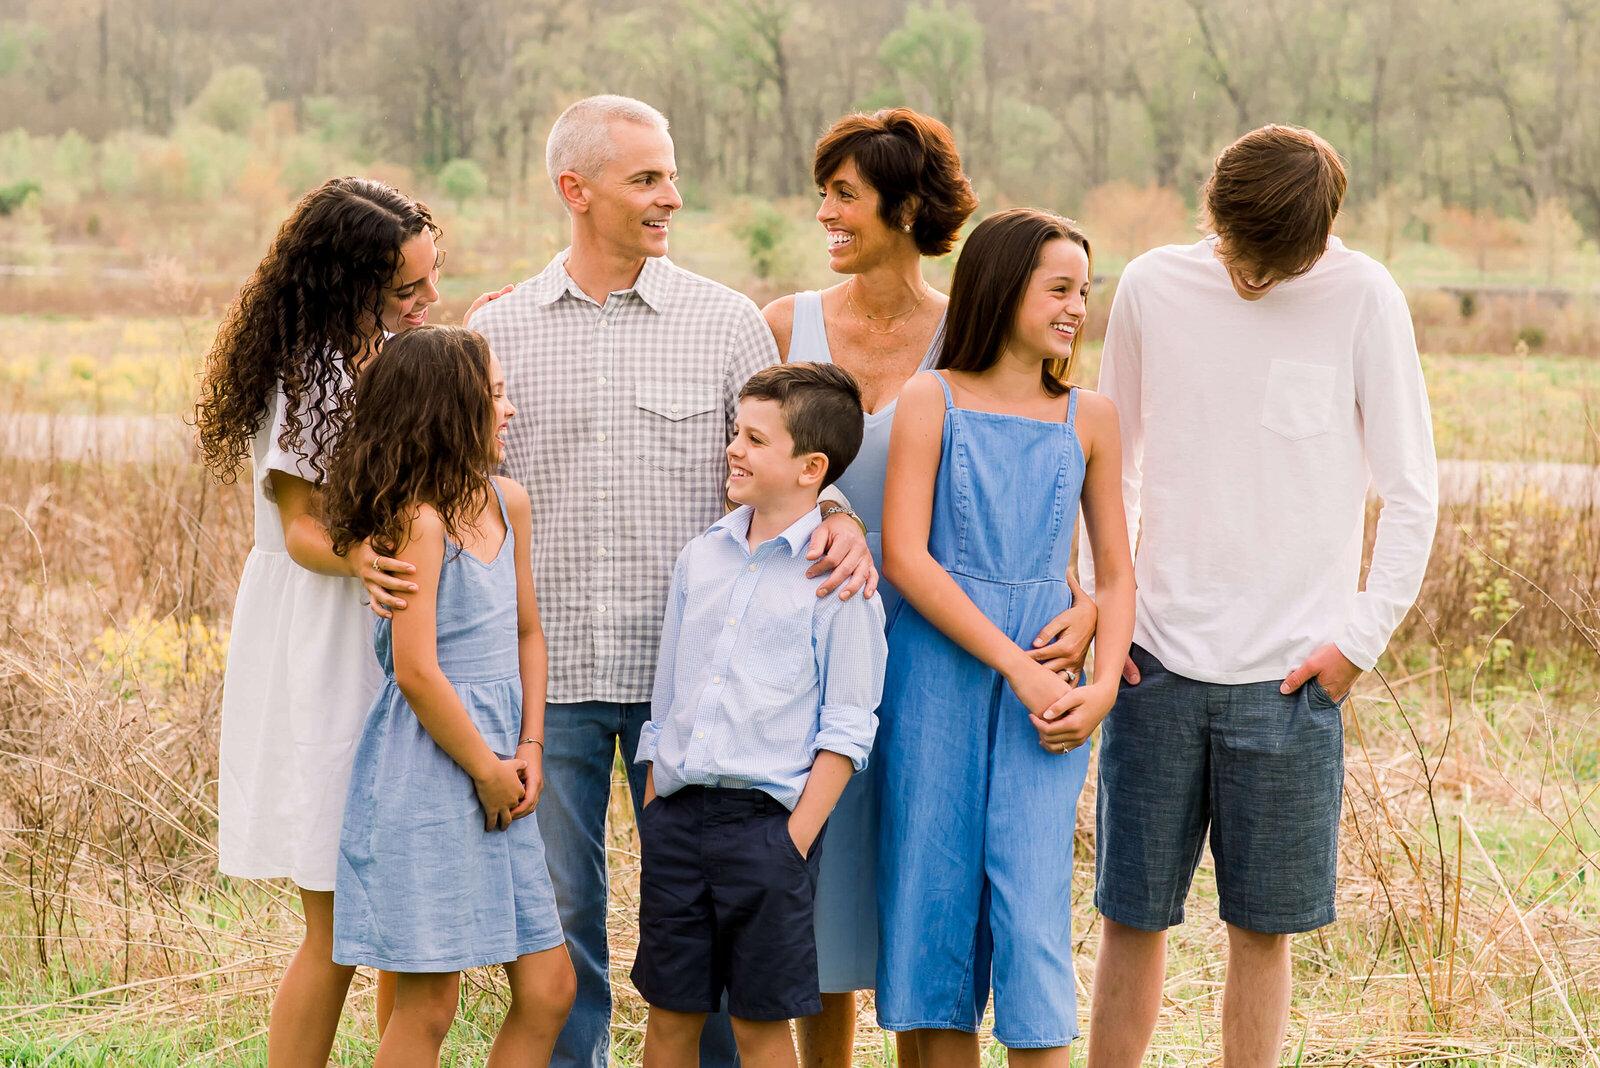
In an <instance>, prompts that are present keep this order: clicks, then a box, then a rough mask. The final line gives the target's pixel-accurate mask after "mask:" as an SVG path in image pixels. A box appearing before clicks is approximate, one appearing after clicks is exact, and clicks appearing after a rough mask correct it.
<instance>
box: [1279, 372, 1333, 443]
mask: <svg viewBox="0 0 1600 1068" xmlns="http://www.w3.org/2000/svg"><path fill="white" fill-rule="evenodd" d="M1335 374H1336V371H1335V369H1334V368H1333V367H1330V366H1328V365H1327V364H1320V363H1296V362H1294V361H1293V360H1273V361H1272V366H1271V367H1270V368H1268V370H1267V394H1266V398H1265V399H1264V400H1263V401H1262V402H1261V425H1262V426H1264V427H1266V428H1267V429H1268V430H1270V431H1272V432H1273V433H1274V434H1278V435H1280V436H1282V437H1285V438H1288V439H1289V440H1290V441H1300V440H1302V439H1304V438H1311V437H1316V436H1317V435H1318V434H1326V433H1327V432H1328V428H1329V427H1330V426H1332V425H1333V385H1334V376H1335Z"/></svg>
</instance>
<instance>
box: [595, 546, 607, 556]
mask: <svg viewBox="0 0 1600 1068" xmlns="http://www.w3.org/2000/svg"><path fill="white" fill-rule="evenodd" d="M605 554H606V550H605V546H601V547H600V548H598V549H596V550H595V555H596V556H605Z"/></svg>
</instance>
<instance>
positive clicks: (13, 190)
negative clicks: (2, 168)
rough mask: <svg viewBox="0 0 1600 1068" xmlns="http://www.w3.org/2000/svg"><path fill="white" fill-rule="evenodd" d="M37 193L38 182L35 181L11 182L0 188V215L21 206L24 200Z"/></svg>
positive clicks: (7, 213) (9, 212) (8, 213)
mask: <svg viewBox="0 0 1600 1068" xmlns="http://www.w3.org/2000/svg"><path fill="white" fill-rule="evenodd" d="M38 193H39V183H38V182H35V181H21V182H13V183H12V184H10V185H8V186H5V187H4V188H0V215H10V214H11V213H12V212H14V211H16V210H17V209H18V208H20V207H22V204H23V202H24V201H26V200H27V199H28V198H29V197H31V196H37V195H38Z"/></svg>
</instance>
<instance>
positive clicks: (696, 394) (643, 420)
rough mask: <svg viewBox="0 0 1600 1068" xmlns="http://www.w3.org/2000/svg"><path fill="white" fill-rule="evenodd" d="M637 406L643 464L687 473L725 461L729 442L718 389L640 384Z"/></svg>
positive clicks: (636, 396)
mask: <svg viewBox="0 0 1600 1068" xmlns="http://www.w3.org/2000/svg"><path fill="white" fill-rule="evenodd" d="M634 403H635V405H636V414H637V418H638V421H639V437H638V442H639V449H638V459H639V461H640V462H641V463H644V464H648V465H649V466H651V467H656V468H660V469H661V470H663V471H686V470H689V469H690V468H695V467H704V466H706V465H708V464H713V463H721V462H722V458H723V449H724V447H725V446H726V445H727V442H726V441H725V440H723V439H724V437H725V429H724V427H723V422H722V419H721V417H720V416H719V414H718V413H719V412H720V411H721V406H720V405H719V404H718V403H717V394H716V391H715V390H710V389H704V388H697V387H694V386H682V385H673V384H670V383H664V382H641V383H639V385H638V387H637V391H636V393H635V397H634Z"/></svg>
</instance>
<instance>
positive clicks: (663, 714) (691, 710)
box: [635, 506, 888, 809]
mask: <svg viewBox="0 0 1600 1068" xmlns="http://www.w3.org/2000/svg"><path fill="white" fill-rule="evenodd" d="M751 514H752V512H751V509H750V508H749V507H748V506H746V507H741V508H737V509H735V510H734V511H732V512H730V513H728V514H727V515H726V516H724V517H723V518H722V519H720V520H718V521H717V522H716V523H714V524H713V525H712V527H711V529H710V530H708V531H706V532H705V533H704V534H701V535H700V536H699V537H697V538H695V539H694V540H693V541H691V542H690V543H689V544H688V545H686V546H685V547H684V549H683V552H681V553H679V554H678V562H677V566H676V567H675V568H674V569H673V573H672V587H671V589H670V590H669V591H668V593H667V612H666V619H665V621H664V622H663V624H662V627H661V657H660V660H659V661H658V662H657V665H656V683H655V692H654V694H653V695H652V697H651V709H650V722H649V723H647V724H645V726H644V729H643V731H641V732H640V734H639V749H638V755H637V756H636V757H635V759H636V760H638V761H640V762H641V763H643V762H649V763H652V764H654V779H655V787H656V793H657V794H659V795H662V796H665V795H667V794H670V793H673V792H675V791H677V790H680V789H682V788H683V787H685V786H720V787H731V788H736V789H751V788H753V789H757V790H762V791H765V792H766V793H768V794H770V795H772V796H773V797H774V798H776V799H777V800H778V801H779V802H781V803H782V804H783V805H784V806H785V807H786V808H789V809H793V808H794V806H795V804H796V803H797V802H798V801H799V800H800V793H801V791H802V790H804V789H805V785H806V779H807V778H808V777H809V776H810V774H811V765H812V763H813V762H814V761H815V760H816V756H817V753H818V752H820V751H821V750H824V749H826V750H828V751H830V752H834V753H838V754H840V755H841V756H845V757H848V758H849V760H850V762H851V764H852V765H854V767H855V770H856V771H860V770H862V769H863V768H865V767H866V766H867V756H868V754H869V753H871V752H872V739H873V736H874V735H875V734H876V733H877V730H878V717H877V714H876V711H877V707H878V700H879V698H880V697H882V695H883V666H884V660H885V658H886V656H887V653H888V645H887V643H886V642H885V641H884V636H883V629H884V620H883V607H882V606H881V605H880V604H879V603H878V599H877V598H872V599H870V600H869V599H867V598H864V597H860V596H856V597H852V598H851V599H850V600H848V601H841V600H839V598H838V597H837V596H829V597H818V596H817V585H818V584H819V583H820V582H821V581H822V580H821V579H820V578H818V579H810V578H807V577H806V569H807V568H809V567H810V566H811V561H809V560H807V559H806V558H805V550H806V544H807V543H808V542H809V541H810V538H811V534H812V532H813V531H815V530H816V529H817V526H818V525H819V524H820V523H821V522H822V518H821V515H820V514H819V513H818V511H817V510H816V509H812V510H811V511H810V512H808V513H807V514H806V515H804V516H802V517H801V518H800V519H798V520H796V521H795V523H794V525H793V526H791V527H789V529H788V530H785V531H784V532H783V533H782V534H780V535H778V536H777V537H776V538H773V539H772V540H770V541H766V542H762V543H761V545H760V546H758V547H757V548H756V550H755V551H754V552H751V551H750V548H749V544H748V537H749V533H750V517H751Z"/></svg>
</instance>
